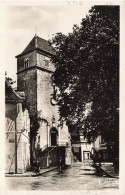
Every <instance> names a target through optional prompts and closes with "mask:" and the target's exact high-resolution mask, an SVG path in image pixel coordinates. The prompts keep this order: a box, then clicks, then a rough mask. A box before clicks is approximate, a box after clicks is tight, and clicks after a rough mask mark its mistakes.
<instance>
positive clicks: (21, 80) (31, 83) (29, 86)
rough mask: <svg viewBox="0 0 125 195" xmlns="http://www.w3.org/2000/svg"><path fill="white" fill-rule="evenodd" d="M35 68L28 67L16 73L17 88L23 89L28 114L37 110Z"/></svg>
mask: <svg viewBox="0 0 125 195" xmlns="http://www.w3.org/2000/svg"><path fill="white" fill-rule="evenodd" d="M36 81H37V70H36V69H35V68H34V69H29V70H27V71H24V72H21V73H19V74H18V75H17V90H19V91H24V92H25V96H26V103H27V106H28V110H29V113H30V114H34V112H35V111H36V110H37V82H36Z"/></svg>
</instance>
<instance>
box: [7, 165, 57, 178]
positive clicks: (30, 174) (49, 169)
mask: <svg viewBox="0 0 125 195" xmlns="http://www.w3.org/2000/svg"><path fill="white" fill-rule="evenodd" d="M57 168H58V167H57V166H54V167H49V168H46V169H41V170H40V173H39V174H37V175H36V174H35V172H33V171H27V172H25V173H21V174H9V173H8V174H5V177H37V176H41V175H43V174H44V173H48V172H50V171H53V170H55V169H57Z"/></svg>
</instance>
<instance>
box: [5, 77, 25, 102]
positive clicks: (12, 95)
mask: <svg viewBox="0 0 125 195" xmlns="http://www.w3.org/2000/svg"><path fill="white" fill-rule="evenodd" d="M5 100H6V101H7V100H17V101H19V102H22V101H23V100H24V97H21V96H20V95H19V94H18V93H17V92H15V90H14V89H12V87H11V85H10V84H9V83H8V82H7V81H6V82H5Z"/></svg>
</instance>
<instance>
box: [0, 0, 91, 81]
mask: <svg viewBox="0 0 125 195" xmlns="http://www.w3.org/2000/svg"><path fill="white" fill-rule="evenodd" d="M91 7H92V5H91V4H89V3H87V4H82V5H68V3H67V4H65V5H61V6H59V5H58V6H56V5H54V6H50V5H48V6H7V7H6V12H5V13H6V14H5V33H4V36H5V56H6V58H5V70H6V71H7V75H8V76H10V77H11V78H12V79H14V80H16V72H17V60H16V58H15V56H16V55H18V54H20V53H21V52H22V51H23V50H24V49H25V47H26V46H27V45H28V43H29V42H30V41H31V39H32V38H33V37H34V35H35V33H36V34H37V35H38V36H39V37H41V38H44V39H46V40H48V39H51V37H52V35H53V34H55V33H57V32H62V33H64V34H68V33H70V32H72V27H73V25H74V24H78V25H80V23H81V21H82V18H85V17H86V14H88V11H89V10H90V9H91Z"/></svg>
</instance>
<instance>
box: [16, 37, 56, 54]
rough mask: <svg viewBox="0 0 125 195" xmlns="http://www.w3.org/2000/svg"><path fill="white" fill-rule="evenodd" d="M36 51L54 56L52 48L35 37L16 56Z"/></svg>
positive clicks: (44, 41) (43, 40)
mask: <svg viewBox="0 0 125 195" xmlns="http://www.w3.org/2000/svg"><path fill="white" fill-rule="evenodd" d="M36 49H38V50H41V51H43V52H45V53H48V54H51V55H53V54H54V51H53V47H52V46H51V45H50V44H49V42H48V41H46V40H45V39H42V38H40V37H38V36H36V35H35V36H34V37H33V39H32V40H31V41H30V43H29V44H28V46H27V47H26V48H25V49H24V51H23V52H22V53H21V54H19V55H18V56H22V55H24V54H27V53H29V52H31V51H33V50H36ZM18 56H16V57H18Z"/></svg>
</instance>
